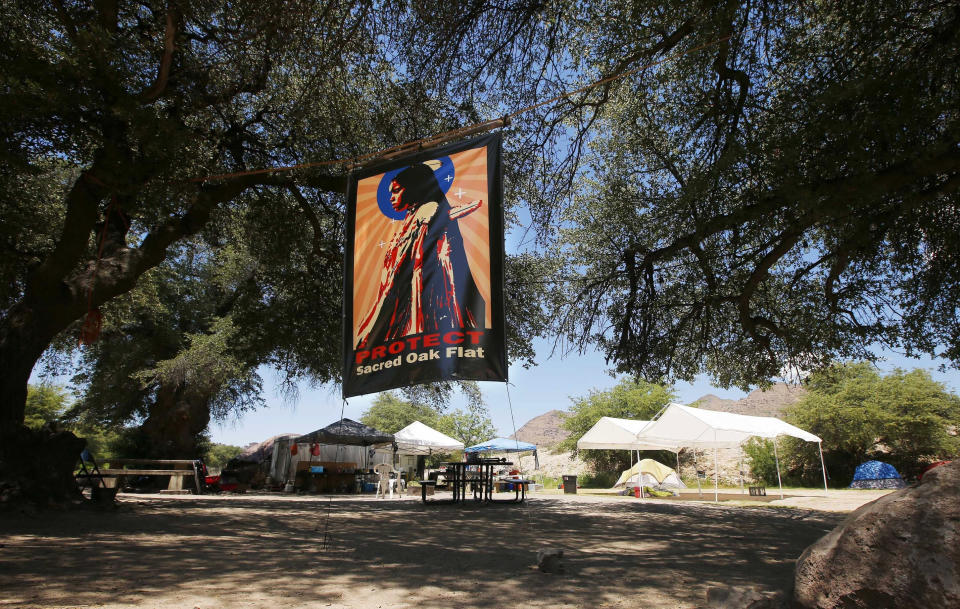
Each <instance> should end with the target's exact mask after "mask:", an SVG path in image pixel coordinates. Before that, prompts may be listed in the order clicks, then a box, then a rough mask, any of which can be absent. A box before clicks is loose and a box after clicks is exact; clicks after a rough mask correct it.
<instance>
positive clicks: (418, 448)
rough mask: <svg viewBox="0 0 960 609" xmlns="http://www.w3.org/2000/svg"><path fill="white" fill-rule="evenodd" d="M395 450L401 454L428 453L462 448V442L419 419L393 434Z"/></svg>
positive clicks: (447, 451) (446, 451)
mask: <svg viewBox="0 0 960 609" xmlns="http://www.w3.org/2000/svg"><path fill="white" fill-rule="evenodd" d="M393 438H394V442H395V444H396V447H397V452H398V453H399V454H401V455H430V454H433V453H438V452H439V453H449V452H453V451H455V450H463V449H464V446H463V442H461V441H460V440H456V439H454V438H451V437H450V436H448V435H446V434H444V433H441V432H439V431H437V430H436V429H434V428H432V427H430V426H429V425H424V424H423V423H421V422H420V421H414V422H413V423H410V424H409V425H407V426H406V427H404V428H403V429H401V430H400V431H398V432H397V433H395V434H393Z"/></svg>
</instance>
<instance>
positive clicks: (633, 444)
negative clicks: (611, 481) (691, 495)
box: [577, 417, 682, 486]
mask: <svg viewBox="0 0 960 609" xmlns="http://www.w3.org/2000/svg"><path fill="white" fill-rule="evenodd" d="M651 423H653V421H639V420H633V419H618V418H616V417H600V420H599V421H597V422H596V423H594V424H593V427H591V428H590V429H589V430H588V431H587V433H585V434H583V436H582V437H581V438H580V439H579V440H577V448H578V449H579V450H629V451H634V450H635V451H638V452H637V461H640V453H639V451H641V450H669V451H671V452H674V453H677V469H678V470H679V469H680V448H682V447H681V446H677V445H676V444H670V445H664V444H656V443H653V442H644V441H641V440H639V439H638V437H637V436H638V435H639V434H640V433H641V432H642V431H643V430H644V429H646V427H647V426H648V425H650V424H651ZM630 461H631V462H633V453H632V452H631V454H630ZM678 480H679V478H678ZM641 486H643V485H641ZM646 486H650V485H649V484H647V485H646Z"/></svg>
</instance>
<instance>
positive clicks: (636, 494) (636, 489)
mask: <svg viewBox="0 0 960 609" xmlns="http://www.w3.org/2000/svg"><path fill="white" fill-rule="evenodd" d="M633 496H634V497H636V498H637V499H639V498H640V487H639V486H635V487H633Z"/></svg>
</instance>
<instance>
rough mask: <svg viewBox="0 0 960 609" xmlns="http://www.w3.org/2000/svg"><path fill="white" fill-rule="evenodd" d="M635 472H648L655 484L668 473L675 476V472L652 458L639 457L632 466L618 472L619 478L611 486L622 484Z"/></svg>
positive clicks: (662, 479) (661, 480) (665, 477)
mask: <svg viewBox="0 0 960 609" xmlns="http://www.w3.org/2000/svg"><path fill="white" fill-rule="evenodd" d="M637 474H649V475H650V476H652V477H653V479H654V480H656V481H657V484H660V483H661V482H663V481H664V480H666V479H667V477H668V476H670V474H673V475H674V476H676V475H677V472H675V471H674V470H673V469H672V468H670V467H667V466H666V465H664V464H663V463H660V462H659V461H656V460H654V459H641V460H640V461H638V462H637V463H635V464H634V465H633V467H631V468H630V469H628V470H626V471H624V472H623V473H622V474H620V479H619V480H617V483H616V484H614V485H613V486H615V487H617V486H623V485H624V484H626V482H627V481H628V480H629V479H630V478H633V477H634V476H636V475H637Z"/></svg>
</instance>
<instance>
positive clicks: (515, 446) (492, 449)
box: [463, 438, 540, 469]
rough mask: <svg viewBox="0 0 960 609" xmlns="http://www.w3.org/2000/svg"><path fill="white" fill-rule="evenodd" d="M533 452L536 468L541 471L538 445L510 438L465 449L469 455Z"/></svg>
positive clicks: (493, 440) (497, 439)
mask: <svg viewBox="0 0 960 609" xmlns="http://www.w3.org/2000/svg"><path fill="white" fill-rule="evenodd" d="M530 451H533V460H534V463H535V464H536V465H535V466H534V467H536V468H537V469H540V461H539V459H538V458H537V445H536V444H531V443H529V442H521V441H520V440H511V439H510V438H494V439H492V440H487V441H486V442H481V443H480V444H474V445H473V446H468V447H466V448H465V449H463V452H467V453H525V452H530Z"/></svg>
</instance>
